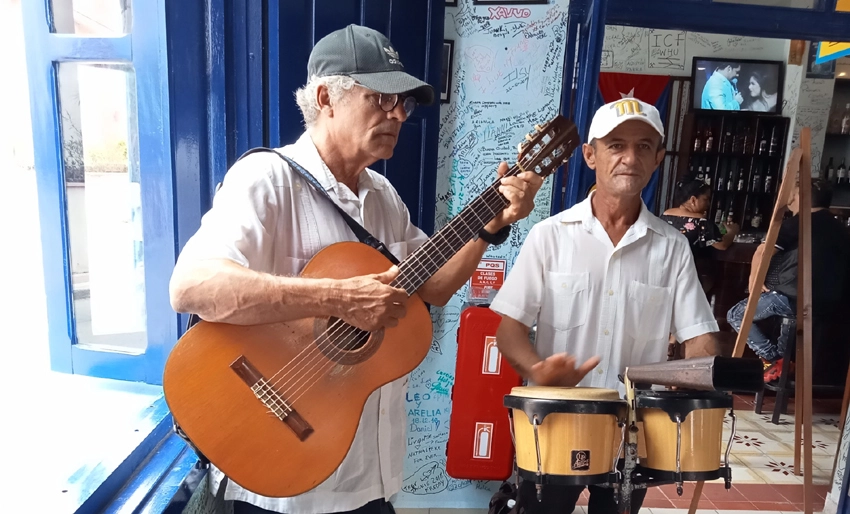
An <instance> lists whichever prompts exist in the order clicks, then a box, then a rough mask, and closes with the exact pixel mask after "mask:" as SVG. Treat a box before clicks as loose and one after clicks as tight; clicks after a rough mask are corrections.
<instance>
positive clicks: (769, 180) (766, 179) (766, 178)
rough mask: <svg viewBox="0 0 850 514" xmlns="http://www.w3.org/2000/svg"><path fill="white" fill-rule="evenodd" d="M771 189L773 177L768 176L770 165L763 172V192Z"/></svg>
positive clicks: (768, 191)
mask: <svg viewBox="0 0 850 514" xmlns="http://www.w3.org/2000/svg"><path fill="white" fill-rule="evenodd" d="M772 190H773V177H771V176H770V166H768V167H767V172H765V174H764V192H765V193H770V192H771V191H772Z"/></svg>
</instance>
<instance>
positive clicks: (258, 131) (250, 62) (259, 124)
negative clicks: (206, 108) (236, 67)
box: [244, 0, 268, 150]
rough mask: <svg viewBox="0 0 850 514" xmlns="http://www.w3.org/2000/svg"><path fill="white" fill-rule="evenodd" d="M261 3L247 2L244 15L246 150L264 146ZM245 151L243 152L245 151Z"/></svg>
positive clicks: (260, 1)
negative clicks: (247, 147) (246, 80)
mask: <svg viewBox="0 0 850 514" xmlns="http://www.w3.org/2000/svg"><path fill="white" fill-rule="evenodd" d="M263 3H264V2H263V0H247V5H246V12H245V21H246V25H245V27H244V29H245V42H246V47H247V50H248V55H247V56H245V58H246V62H245V66H246V68H247V71H248V84H247V86H248V89H247V91H246V94H247V95H248V145H249V148H253V147H256V146H264V145H268V139H267V138H266V137H264V127H265V115H264V105H265V102H264V96H265V90H264V88H263V67H264V62H265V56H264V54H263V25H264V23H265V21H264V12H263ZM246 150H247V149H246Z"/></svg>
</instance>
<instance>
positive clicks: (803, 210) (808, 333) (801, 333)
mask: <svg viewBox="0 0 850 514" xmlns="http://www.w3.org/2000/svg"><path fill="white" fill-rule="evenodd" d="M811 138H812V135H811V129H810V128H809V127H804V128H803V129H802V130H801V131H800V148H795V149H794V151H792V152H791V156H790V157H789V158H788V162H787V164H786V166H785V174H784V175H783V178H782V185H781V187H780V188H779V195H778V197H777V199H776V205H774V208H773V216H772V217H771V219H770V227H769V228H768V230H767V237H766V238H765V242H764V244H765V247H766V248H773V247H774V245H775V244H776V238H777V236H778V235H779V227H780V226H781V225H782V218H783V216H784V214H785V211H786V210H787V205H788V199H789V198H790V196H791V191H792V190H793V188H794V186H795V183H796V180H794V178H795V177H797V176H798V174H799V185H800V235H799V242H798V252H799V254H798V258H797V262H798V264H797V295H798V298H797V356H796V362H797V372H796V373H797V378H796V392H795V394H796V396H795V397H796V402H795V405H796V410H795V416H794V419H795V429H794V473H795V474H797V475H799V474H800V446H801V444H802V447H803V483H804V486H803V504H804V506H805V513H806V514H812V503H813V501H814V488H813V486H812V324H811V305H812V263H811V252H812V238H811V225H812V191H811V189H812V156H811ZM772 255H773V252H770V251H765V252H764V253H763V254H762V256H761V259H760V260H759V261H758V263H757V266H756V277H755V283H754V284H753V287H752V288H751V290H750V296H749V298H748V300H747V307H746V309H745V311H744V319H743V321H742V323H741V330H740V331H739V332H738V338H737V339H736V341H735V349H734V351H733V353H732V356H733V357H741V356H742V355H743V354H744V348H745V347H746V344H747V335H748V334H749V333H750V327H751V326H752V323H753V318H754V317H755V311H756V306H757V305H758V299H759V297H760V296H761V292H762V291H761V290H762V286H763V285H764V280H765V277H766V276H767V269H768V266H769V265H770V258H771V257H772ZM847 384H848V386H850V379H848V382H847ZM844 396H845V403H846V400H847V398H848V395H847V391H846V390H845V395H844ZM845 409H846V408H845ZM798 414H799V415H798ZM843 422H844V420H841V423H843ZM801 436H802V437H801ZM703 484H704V482H697V483H696V488H695V490H694V497H693V498H692V499H691V505H690V508H689V510H688V514H694V513H695V512H696V509H697V507H698V506H699V499H700V496H701V495H702V489H703Z"/></svg>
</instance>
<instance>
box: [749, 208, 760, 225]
mask: <svg viewBox="0 0 850 514" xmlns="http://www.w3.org/2000/svg"><path fill="white" fill-rule="evenodd" d="M750 225H752V227H753V228H759V225H761V214H760V213H759V208H758V205H756V206H755V207H753V220H752V221H751V222H750Z"/></svg>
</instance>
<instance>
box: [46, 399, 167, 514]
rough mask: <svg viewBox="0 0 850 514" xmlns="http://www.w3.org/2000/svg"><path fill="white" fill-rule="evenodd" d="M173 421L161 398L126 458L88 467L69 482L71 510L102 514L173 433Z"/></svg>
mask: <svg viewBox="0 0 850 514" xmlns="http://www.w3.org/2000/svg"><path fill="white" fill-rule="evenodd" d="M172 423H173V422H172V418H171V414H170V413H169V412H168V406H167V405H166V403H165V399H164V398H162V397H160V398H159V399H158V400H157V401H156V402H154V404H153V405H151V407H150V408H149V409H147V410H146V411H144V412H143V413H141V414H140V416H139V419H138V420H137V422H136V426H137V427H138V443H136V444H133V450H132V451H131V452H129V453H128V454H126V455H123V454H113V455H110V456H109V457H107V458H105V459H104V460H102V461H100V462H96V463H87V464H86V465H85V466H84V467H82V468H81V469H80V470H79V471H78V472H77V473H76V474H75V475H74V476H72V477H70V478H69V479H68V482H67V483H66V484H64V487H63V489H64V490H66V491H67V493H65V494H66V496H67V498H69V499H70V500H69V503H70V506H73V507H74V510H72V511H71V512H75V513H77V514H84V513H86V514H87V513H96V512H101V511H102V510H103V509H104V508H105V507H106V506H107V505H109V503H110V502H111V501H112V499H113V498H115V497H116V495H117V494H118V493H119V491H121V490H122V489H123V488H124V486H125V484H126V483H127V482H128V481H129V480H130V478H131V477H132V476H133V474H134V473H135V472H136V470H138V469H139V467H140V466H141V465H142V463H143V462H145V461H146V459H148V457H149V456H150V455H151V454H152V452H153V451H154V450H155V449H156V448H157V447H158V446H159V445H160V443H161V442H162V441H163V440H164V439H165V438H166V437H169V435H170V434H171V433H172Z"/></svg>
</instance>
